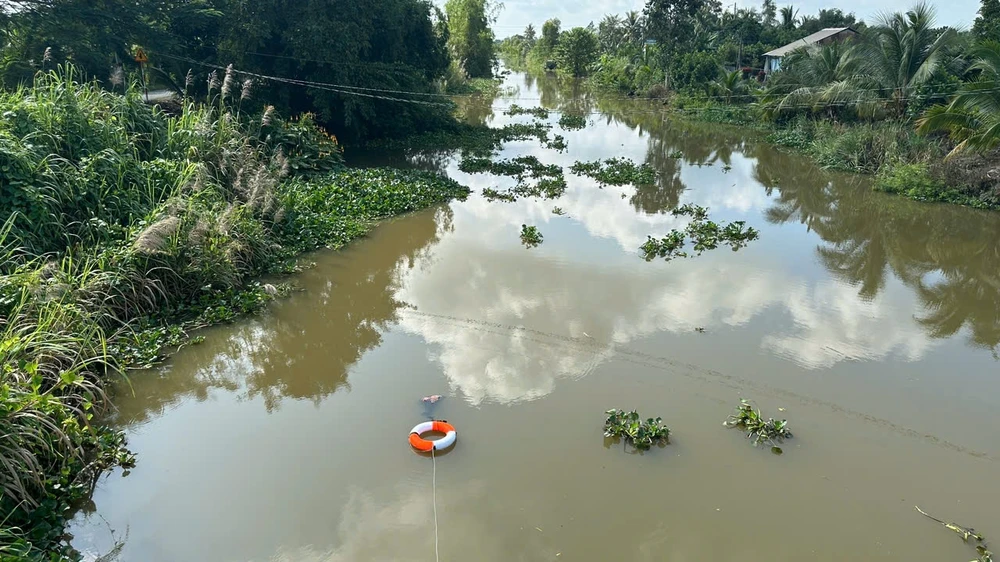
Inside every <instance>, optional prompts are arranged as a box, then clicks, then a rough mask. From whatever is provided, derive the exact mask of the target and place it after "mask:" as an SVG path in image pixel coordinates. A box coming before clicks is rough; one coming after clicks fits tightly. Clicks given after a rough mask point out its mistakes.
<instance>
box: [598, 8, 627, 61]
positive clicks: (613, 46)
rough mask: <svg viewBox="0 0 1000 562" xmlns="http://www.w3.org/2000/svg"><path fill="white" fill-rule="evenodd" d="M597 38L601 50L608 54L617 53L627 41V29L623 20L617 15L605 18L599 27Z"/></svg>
mask: <svg viewBox="0 0 1000 562" xmlns="http://www.w3.org/2000/svg"><path fill="white" fill-rule="evenodd" d="M597 38H598V40H600V43H601V49H602V50H603V51H604V52H606V53H613V52H615V51H617V50H618V49H619V48H620V47H621V46H622V43H623V42H624V41H625V28H624V26H623V25H622V19H621V17H619V16H618V15H617V14H608V15H606V16H604V19H603V20H601V23H600V24H599V25H598V26H597Z"/></svg>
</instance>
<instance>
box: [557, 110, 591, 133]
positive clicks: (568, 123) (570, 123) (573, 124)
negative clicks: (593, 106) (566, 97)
mask: <svg viewBox="0 0 1000 562" xmlns="http://www.w3.org/2000/svg"><path fill="white" fill-rule="evenodd" d="M559 126H560V127H562V128H563V130H566V131H579V130H580V129H583V128H584V127H586V126H587V118H586V117H584V116H583V115H573V114H572V113H564V114H563V115H562V117H560V118H559Z"/></svg>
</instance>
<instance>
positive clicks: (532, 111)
mask: <svg viewBox="0 0 1000 562" xmlns="http://www.w3.org/2000/svg"><path fill="white" fill-rule="evenodd" d="M504 114H505V115H510V116H516V115H530V116H532V117H534V118H536V119H548V118H549V110H547V109H545V108H544V107H521V106H520V105H517V104H516V103H515V104H513V105H511V106H510V107H508V108H507V111H504Z"/></svg>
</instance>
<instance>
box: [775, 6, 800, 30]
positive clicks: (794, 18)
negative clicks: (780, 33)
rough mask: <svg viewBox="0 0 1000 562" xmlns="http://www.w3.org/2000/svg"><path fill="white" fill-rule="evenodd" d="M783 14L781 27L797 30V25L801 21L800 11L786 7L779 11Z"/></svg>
mask: <svg viewBox="0 0 1000 562" xmlns="http://www.w3.org/2000/svg"><path fill="white" fill-rule="evenodd" d="M778 13H779V14H781V27H782V28H783V29H795V24H796V23H798V21H799V16H798V14H799V11H798V10H797V9H795V8H794V7H792V6H784V7H782V8H781V9H780V10H779V11H778Z"/></svg>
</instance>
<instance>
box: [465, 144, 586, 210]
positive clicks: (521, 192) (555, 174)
mask: <svg viewBox="0 0 1000 562" xmlns="http://www.w3.org/2000/svg"><path fill="white" fill-rule="evenodd" d="M458 167H459V169H460V170H462V171H463V172H465V173H468V174H480V173H488V174H492V175H495V176H507V177H510V178H514V180H515V181H516V183H515V185H514V186H513V187H509V188H506V189H493V188H487V189H484V190H483V196H484V197H486V198H487V199H488V200H490V201H505V202H514V201H517V199H518V198H519V197H541V198H544V199H555V198H558V197H560V196H562V194H563V193H564V192H565V191H566V178H564V177H563V170H562V168H561V167H560V166H557V165H555V164H543V163H542V162H541V161H539V160H538V158H536V157H534V156H518V157H516V158H510V159H507V160H496V161H494V160H492V159H490V158H488V157H483V156H474V155H466V156H465V157H464V158H463V159H462V161H461V162H460V163H459V165H458Z"/></svg>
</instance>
